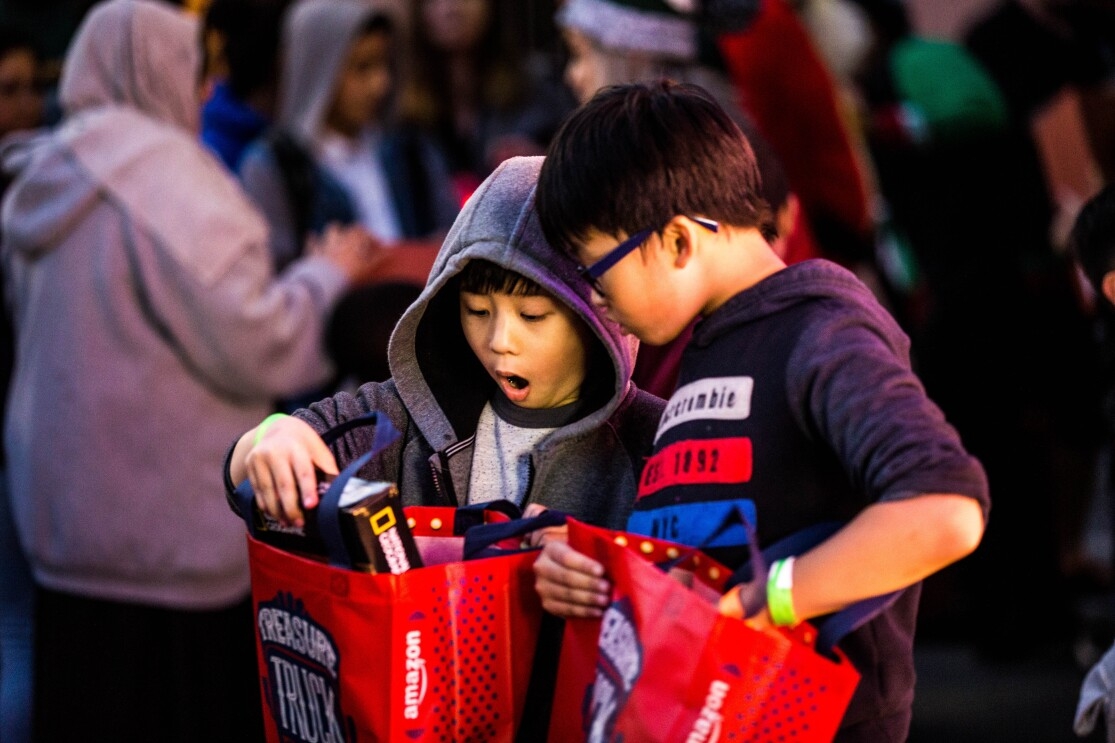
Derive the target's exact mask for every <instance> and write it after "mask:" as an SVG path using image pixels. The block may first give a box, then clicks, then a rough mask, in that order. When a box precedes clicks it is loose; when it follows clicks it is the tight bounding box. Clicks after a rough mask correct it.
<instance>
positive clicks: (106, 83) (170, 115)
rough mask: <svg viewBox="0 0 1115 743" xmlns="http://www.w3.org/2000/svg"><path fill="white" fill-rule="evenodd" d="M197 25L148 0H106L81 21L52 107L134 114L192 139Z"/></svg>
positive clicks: (69, 111)
mask: <svg viewBox="0 0 1115 743" xmlns="http://www.w3.org/2000/svg"><path fill="white" fill-rule="evenodd" d="M198 28H199V27H198V23H197V20H196V19H194V18H193V17H192V16H190V15H188V14H186V13H185V12H183V11H181V10H179V9H177V8H174V7H173V6H171V5H168V4H166V3H162V2H155V0H108V1H107V2H103V3H101V4H99V5H97V6H95V7H94V8H93V9H92V10H91V11H89V14H88V15H86V17H85V20H84V21H83V22H82V24H81V27H80V28H79V29H78V31H77V34H76V36H75V37H74V40H73V42H72V43H71V44H70V48H69V50H68V51H67V53H66V60H65V65H64V68H63V71H62V79H61V81H60V83H59V92H58V95H59V100H60V102H61V104H62V108H63V110H64V111H65V112H66V114H67V115H72V114H75V113H78V112H81V111H85V110H88V109H92V108H98V107H101V106H109V105H116V106H125V107H129V108H134V109H136V110H138V111H139V112H140V113H143V114H145V115H147V116H149V117H151V118H154V119H157V120H159V121H161V122H164V123H167V124H173V125H175V126H178V127H181V128H183V129H185V130H187V131H189V132H192V133H196V132H197V130H198V122H199V117H200V105H201V103H200V100H199V90H200V84H201V47H200V38H199V30H198Z"/></svg>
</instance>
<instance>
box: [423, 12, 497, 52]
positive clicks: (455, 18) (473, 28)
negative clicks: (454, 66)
mask: <svg viewBox="0 0 1115 743" xmlns="http://www.w3.org/2000/svg"><path fill="white" fill-rule="evenodd" d="M490 19H491V7H490V5H489V0H423V3H422V22H423V24H424V25H425V30H426V36H427V38H429V40H430V43H431V44H433V45H434V46H436V47H437V48H439V49H441V50H443V51H445V52H449V53H454V52H468V51H470V50H471V49H473V48H474V47H475V46H476V45H477V44H479V43H480V40H481V39H483V38H484V32H485V31H487V30H488V22H489V21H490Z"/></svg>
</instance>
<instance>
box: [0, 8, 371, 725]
mask: <svg viewBox="0 0 1115 743" xmlns="http://www.w3.org/2000/svg"><path fill="white" fill-rule="evenodd" d="M199 41H200V40H199V35H198V26H197V22H196V20H195V19H194V18H192V17H191V16H189V15H187V14H185V13H183V12H182V11H180V10H178V9H174V8H172V7H171V6H168V5H166V4H163V3H156V2H150V1H147V0H110V1H109V2H104V3H101V4H100V5H98V6H96V7H95V8H93V9H92V10H91V11H90V12H89V14H88V15H87V16H86V19H85V21H84V22H83V25H82V27H81V29H80V30H79V31H78V34H77V36H76V37H75V39H74V41H73V43H72V45H71V47H70V49H69V52H68V54H67V58H66V65H65V71H64V73H63V76H62V80H61V87H60V98H61V103H62V106H63V108H64V110H65V114H66V117H65V119H64V121H63V123H62V124H61V126H60V127H59V128H58V129H57V130H56V131H54V132H52V133H50V134H49V135H47V136H46V137H45V138H44V139H43V141H41V142H39V143H37V144H36V146H34V147H33V148H32V149H31V151H30V152H29V160H28V162H27V164H26V166H25V167H24V169H23V170H22V171H21V172H20V173H19V174H18V176H17V177H16V179H15V181H14V183H13V185H12V186H11V188H10V190H9V192H8V193H7V195H6V198H5V201H4V208H3V230H2V232H3V259H4V276H5V279H6V281H7V286H6V289H7V294H8V300H9V302H10V303H11V306H12V308H13V313H14V323H15V331H16V340H17V348H16V365H15V372H14V378H13V381H12V387H11V393H10V399H9V404H8V408H7V414H6V419H5V425H4V448H5V451H6V454H7V462H8V472H7V474H8V482H9V485H10V492H11V501H12V508H13V512H14V519H15V523H16V527H17V531H18V534H19V538H20V543H21V545H22V547H23V548H24V550H25V551H26V553H27V555H28V558H29V561H30V563H31V566H32V569H33V572H34V577H35V581H36V583H37V585H38V587H39V596H38V599H39V600H38V616H37V622H36V660H37V667H36V689H35V697H36V705H37V707H38V709H37V711H36V715H35V725H36V728H37V730H36V737H37V739H39V740H76V739H84V738H90V737H92V738H98V739H104V740H118V741H123V740H137V739H139V740H152V739H158V740H222V739H229V737H228V736H234V738H233V739H236V740H249V739H251V733H252V732H255V733H256V734H261V733H262V725H261V723H260V720H259V719H258V718H257V719H256V720H255V726H254V730H253V727H252V725H251V723H252V718H251V716H250V715H244V709H245V707H246V706H247V705H249V704H250V703H251V695H252V694H257V696H256V699H257V700H258V692H257V691H256V689H257V688H258V683H257V679H256V677H255V661H254V657H253V656H254V654H253V653H252V651H251V618H250V611H249V604H248V593H249V575H248V564H247V552H246V548H245V544H244V533H243V529H242V528H240V527H238V526H237V525H236V524H234V523H229V519H228V518H227V512H226V511H225V505H224V502H223V499H222V498H221V479H220V472H219V468H220V463H221V461H222V458H223V456H224V452H225V446H226V442H227V441H228V440H229V438H231V437H233V436H235V435H236V434H238V433H239V432H240V431H243V430H244V428H245V427H246V426H250V425H252V424H253V423H254V422H256V421H258V420H259V419H260V418H261V417H262V416H264V415H266V414H267V412H268V411H269V410H271V409H272V400H273V399H274V398H275V397H278V396H281V395H292V394H294V393H296V392H298V391H300V390H302V389H305V388H308V387H310V386H313V385H317V384H320V383H321V382H322V381H324V380H325V379H327V378H328V377H329V375H330V374H331V369H330V364H329V361H328V359H327V358H326V356H325V354H324V353H323V350H322V325H323V318H324V317H325V316H326V314H327V312H328V311H329V308H330V306H331V305H332V303H333V302H334V301H335V300H336V298H337V297H338V296H339V295H340V294H341V292H342V291H344V289H345V288H346V286H347V285H348V283H349V278H350V277H351V276H353V275H354V274H355V273H356V272H357V271H358V269H359V267H360V265H361V263H362V261H363V259H364V253H365V248H366V247H367V243H366V242H365V238H364V237H363V236H361V235H360V234H359V233H357V232H349V233H341V232H333V233H331V235H332V237H330V238H328V239H327V241H326V243H327V244H326V245H324V246H323V254H322V255H320V256H315V257H310V258H307V259H306V260H304V261H301V262H299V263H298V264H295V265H292V266H291V267H290V269H288V271H287V272H286V273H284V274H283V275H282V276H278V277H276V275H275V274H274V272H273V270H272V267H271V261H270V257H269V254H268V246H267V228H266V225H265V224H264V222H263V220H262V219H261V217H260V216H259V214H258V213H257V212H256V211H255V210H254V208H253V207H252V206H251V203H250V202H249V200H248V199H247V198H246V196H245V195H244V194H243V193H242V191H241V190H240V188H239V186H238V185H237V183H236V181H235V180H234V179H232V178H231V177H230V176H229V175H228V174H227V173H226V172H225V170H224V168H223V166H222V165H221V164H220V163H219V162H218V161H217V160H216V159H215V158H214V157H213V155H211V154H210V153H209V152H208V151H207V150H205V149H204V148H203V147H202V146H201V145H200V144H199V142H198V139H197V125H198V114H199V108H200V102H199V93H200V81H201V62H202V55H201V49H200V44H199ZM348 235H351V236H354V238H355V240H353V241H350V240H349V239H348V238H347V236H348ZM245 648H246V649H245ZM215 671H216V672H215ZM106 678H111V679H112V683H110V684H106V683H104V680H105V679H106ZM238 684H239V685H238ZM255 704H256V705H258V701H256V702H255ZM241 724H243V725H245V729H239V728H237V727H236V726H238V725H241Z"/></svg>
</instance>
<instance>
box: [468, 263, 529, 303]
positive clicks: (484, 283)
mask: <svg viewBox="0 0 1115 743" xmlns="http://www.w3.org/2000/svg"><path fill="white" fill-rule="evenodd" d="M460 290H461V291H463V292H469V293H470V294H511V295H513V296H520V297H532V296H538V295H540V294H546V295H549V292H548V291H546V290H545V289H543V288H542V287H541V286H540V285H539V284H538V283H537V282H535V281H532V280H531V279H528V278H527V277H526V276H523V275H522V274H520V273H516V272H514V271H512V270H510V269H508V268H504V267H503V266H498V265H496V264H495V263H492V262H491V261H485V260H473V261H469V262H468V265H466V266H465V267H464V270H462V271H461V274H460Z"/></svg>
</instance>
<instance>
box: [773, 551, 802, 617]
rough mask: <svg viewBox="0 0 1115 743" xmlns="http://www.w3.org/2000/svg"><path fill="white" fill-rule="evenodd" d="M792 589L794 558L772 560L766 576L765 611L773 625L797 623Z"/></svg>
mask: <svg viewBox="0 0 1115 743" xmlns="http://www.w3.org/2000/svg"><path fill="white" fill-rule="evenodd" d="M793 591H794V558H792V557H787V558H786V559H785V560H778V561H776V562H774V563H773V564H772V565H771V566H770V573H769V575H768V577H767V611H768V612H770V621H771V622H773V623H774V626H776V627H792V626H794V625H795V624H797V623H798V618H797V615H795V614H794V595H793Z"/></svg>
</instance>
